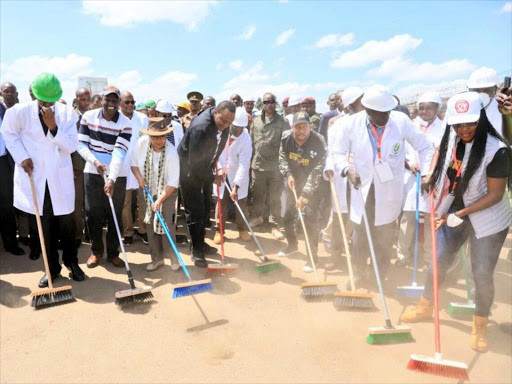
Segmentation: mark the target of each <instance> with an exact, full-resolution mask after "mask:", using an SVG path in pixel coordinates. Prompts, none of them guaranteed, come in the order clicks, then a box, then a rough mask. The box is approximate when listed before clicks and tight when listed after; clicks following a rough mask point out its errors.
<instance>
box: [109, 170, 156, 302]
mask: <svg viewBox="0 0 512 384" xmlns="http://www.w3.org/2000/svg"><path fill="white" fill-rule="evenodd" d="M103 180H104V181H105V184H107V175H105V174H103ZM107 197H108V202H109V204H110V210H111V211H112V218H113V220H114V225H115V227H116V232H117V238H118V240H119V246H120V247H121V252H122V254H123V260H124V266H125V267H126V274H127V275H128V283H130V289H125V290H123V291H118V292H116V305H124V304H128V303H142V302H145V301H148V300H151V299H152V298H153V293H152V292H151V289H152V288H151V287H149V286H147V285H145V286H143V287H141V288H137V287H135V282H134V281H133V276H132V271H131V270H130V265H129V264H128V259H127V258H126V252H125V250H124V244H123V239H122V238H121V230H120V229H119V223H118V222H117V216H116V211H115V209H114V202H113V201H112V196H110V195H107Z"/></svg>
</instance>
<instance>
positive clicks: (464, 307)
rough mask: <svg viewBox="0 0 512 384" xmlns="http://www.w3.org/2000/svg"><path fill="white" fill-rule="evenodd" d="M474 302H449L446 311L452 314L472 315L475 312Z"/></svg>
mask: <svg viewBox="0 0 512 384" xmlns="http://www.w3.org/2000/svg"><path fill="white" fill-rule="evenodd" d="M475 309H476V307H475V303H474V302H472V301H469V302H467V303H463V304H461V303H450V305H449V306H448V308H447V309H446V312H448V313H449V314H450V315H452V316H473V315H474V314H475Z"/></svg>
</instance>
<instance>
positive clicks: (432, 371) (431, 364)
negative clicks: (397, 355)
mask: <svg viewBox="0 0 512 384" xmlns="http://www.w3.org/2000/svg"><path fill="white" fill-rule="evenodd" d="M407 369H410V370H411V371H418V372H422V373H427V374H429V375H436V376H443V377H449V378H451V379H458V380H463V381H469V375H468V366H467V365H466V364H464V363H460V362H458V361H450V360H443V358H442V355H441V354H440V353H436V357H428V356H421V355H411V360H409V364H407Z"/></svg>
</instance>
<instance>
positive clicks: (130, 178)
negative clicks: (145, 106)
mask: <svg viewBox="0 0 512 384" xmlns="http://www.w3.org/2000/svg"><path fill="white" fill-rule="evenodd" d="M130 121H131V122H132V137H131V138H130V147H129V148H128V152H126V156H125V158H124V163H123V168H124V171H123V172H124V174H126V175H127V177H126V189H127V190H130V189H137V188H139V183H138V182H137V179H136V178H135V175H134V174H133V172H132V170H131V164H132V156H133V155H134V153H136V151H137V142H138V141H139V137H140V130H141V129H147V128H148V124H149V119H148V117H147V116H146V115H145V114H143V113H140V112H137V111H133V116H132V118H131V119H130Z"/></svg>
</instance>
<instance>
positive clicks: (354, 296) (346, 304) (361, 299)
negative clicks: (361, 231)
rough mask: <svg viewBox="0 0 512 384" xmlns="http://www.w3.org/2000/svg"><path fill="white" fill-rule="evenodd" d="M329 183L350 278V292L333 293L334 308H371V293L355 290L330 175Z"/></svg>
mask: <svg viewBox="0 0 512 384" xmlns="http://www.w3.org/2000/svg"><path fill="white" fill-rule="evenodd" d="M329 184H330V185H331V192H332V194H333V199H334V206H335V207H336V211H337V214H338V220H339V222H340V227H341V234H342V236H343V245H344V246H345V252H346V254H347V266H348V276H349V279H350V289H351V291H350V292H336V293H335V294H334V303H333V304H334V308H336V309H337V310H342V309H356V310H372V309H374V308H375V304H374V303H373V295H372V294H371V293H362V292H356V285H355V283H354V272H353V270H352V257H351V255H350V249H349V247H348V241H347V234H346V232H345V224H344V223H343V218H342V217H341V209H340V203H339V201H338V193H337V192H336V187H335V186H334V180H333V178H332V176H330V177H329Z"/></svg>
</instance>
